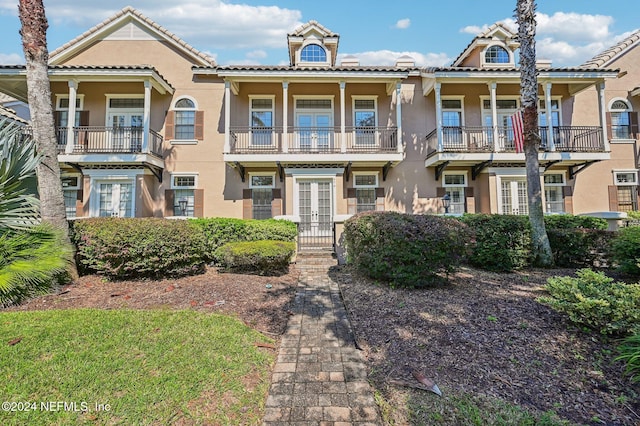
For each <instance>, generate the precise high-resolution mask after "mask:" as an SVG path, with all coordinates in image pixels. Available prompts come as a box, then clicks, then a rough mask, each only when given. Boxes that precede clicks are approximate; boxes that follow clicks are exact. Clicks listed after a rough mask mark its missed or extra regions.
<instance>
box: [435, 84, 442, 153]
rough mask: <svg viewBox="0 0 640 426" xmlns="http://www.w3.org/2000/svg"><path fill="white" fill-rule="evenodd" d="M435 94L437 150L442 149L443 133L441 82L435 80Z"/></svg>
mask: <svg viewBox="0 0 640 426" xmlns="http://www.w3.org/2000/svg"><path fill="white" fill-rule="evenodd" d="M434 89H435V95H436V136H437V139H438V149H437V152H443V151H444V135H443V133H442V132H443V130H442V96H441V94H440V92H441V89H442V83H440V82H436V85H435V88H434Z"/></svg>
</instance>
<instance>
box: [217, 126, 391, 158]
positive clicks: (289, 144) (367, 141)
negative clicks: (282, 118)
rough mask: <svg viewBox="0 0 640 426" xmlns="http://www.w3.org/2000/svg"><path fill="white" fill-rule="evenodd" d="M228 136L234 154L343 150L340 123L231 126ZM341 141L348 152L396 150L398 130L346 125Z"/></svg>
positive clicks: (335, 151) (315, 152) (231, 151)
mask: <svg viewBox="0 0 640 426" xmlns="http://www.w3.org/2000/svg"><path fill="white" fill-rule="evenodd" d="M229 136H230V139H231V147H230V153H233V154H260V153H283V152H289V153H309V154H331V153H341V152H343V134H342V132H341V129H340V128H339V127H337V128H336V127H291V128H289V129H288V130H287V131H286V132H284V130H283V128H282V127H249V126H245V127H232V128H231V129H230V134H229ZM344 142H345V144H344V152H347V153H383V152H396V151H397V149H398V130H397V128H395V127H347V128H345V133H344Z"/></svg>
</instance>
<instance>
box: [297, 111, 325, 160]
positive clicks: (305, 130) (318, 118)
mask: <svg viewBox="0 0 640 426" xmlns="http://www.w3.org/2000/svg"><path fill="white" fill-rule="evenodd" d="M296 125H297V128H298V148H299V149H300V151H303V152H304V151H330V150H331V148H332V146H333V127H332V120H331V114H330V113H328V112H299V113H298V114H297V115H296Z"/></svg>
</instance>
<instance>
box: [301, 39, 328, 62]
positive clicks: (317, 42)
mask: <svg viewBox="0 0 640 426" xmlns="http://www.w3.org/2000/svg"><path fill="white" fill-rule="evenodd" d="M310 44H315V45H317V46H319V47H320V48H321V49H323V50H324V53H325V57H326V58H327V60H326V61H325V62H309V61H303V60H302V59H301V58H302V50H303V49H304V48H305V47H307V46H309V45H310ZM330 62H331V51H329V49H327V46H325V45H324V43H322V40H321V39H319V38H316V37H310V38H308V39H306V40H305V41H304V42H303V43H302V45H301V46H300V48H299V49H298V50H296V64H297V65H303V66H329V65H330Z"/></svg>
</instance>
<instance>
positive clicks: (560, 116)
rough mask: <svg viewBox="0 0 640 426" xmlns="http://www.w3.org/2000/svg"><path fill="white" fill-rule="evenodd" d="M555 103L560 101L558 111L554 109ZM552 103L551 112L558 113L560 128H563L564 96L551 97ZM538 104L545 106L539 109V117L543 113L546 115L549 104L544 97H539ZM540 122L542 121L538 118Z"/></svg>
mask: <svg viewBox="0 0 640 426" xmlns="http://www.w3.org/2000/svg"><path fill="white" fill-rule="evenodd" d="M553 101H558V108H557V109H554V108H553ZM551 102H552V104H551V105H552V106H551V112H554V111H558V127H561V126H562V96H551ZM538 103H542V105H543V107H542V108H538V115H540V114H542V113H543V112H544V113H546V112H547V109H546V108H547V102H546V101H545V99H544V96H540V97H538ZM538 120H540V119H539V118H538Z"/></svg>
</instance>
